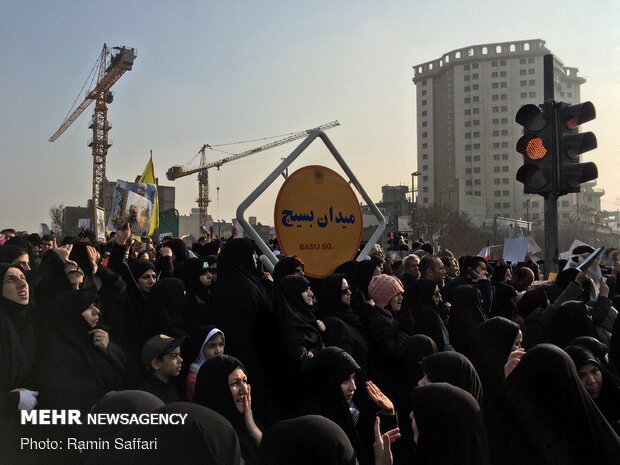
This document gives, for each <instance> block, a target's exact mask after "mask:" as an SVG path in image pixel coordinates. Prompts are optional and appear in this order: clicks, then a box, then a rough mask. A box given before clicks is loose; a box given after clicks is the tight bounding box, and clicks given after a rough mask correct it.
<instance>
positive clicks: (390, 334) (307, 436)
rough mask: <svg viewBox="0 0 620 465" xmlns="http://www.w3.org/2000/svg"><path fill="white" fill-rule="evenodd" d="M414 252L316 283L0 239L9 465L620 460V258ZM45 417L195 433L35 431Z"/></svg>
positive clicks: (227, 254) (125, 240) (0, 361)
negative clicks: (549, 276) (26, 419)
mask: <svg viewBox="0 0 620 465" xmlns="http://www.w3.org/2000/svg"><path fill="white" fill-rule="evenodd" d="M399 249H401V250H400V251H401V252H404V253H399V254H396V255H395V256H393V257H392V258H390V255H389V254H388V256H387V257H386V254H385V253H384V251H383V249H382V248H381V247H380V246H378V245H375V247H374V248H373V249H372V251H371V253H370V255H369V256H367V257H358V258H359V259H356V260H353V261H349V262H346V263H342V264H340V265H339V266H338V267H337V268H336V269H335V270H334V273H333V274H331V275H329V276H327V277H325V278H324V279H321V280H318V279H313V278H309V277H308V276H306V275H305V274H304V270H305V265H304V263H303V261H302V260H301V259H300V258H299V257H297V256H283V255H281V254H280V255H279V256H278V258H279V261H278V263H277V264H276V265H275V268H274V269H273V272H271V273H269V272H267V271H266V270H264V269H263V267H262V265H261V261H260V260H258V249H257V248H256V247H255V244H254V243H253V242H252V241H251V240H250V239H247V238H243V239H230V240H227V241H220V240H218V239H214V238H201V239H200V240H199V241H198V242H197V243H194V244H192V245H191V247H188V245H187V244H186V243H185V242H184V241H183V240H181V239H179V238H172V237H167V238H164V239H162V241H161V243H158V244H154V243H153V242H152V241H151V240H149V239H147V238H143V239H142V240H141V241H138V240H135V239H134V238H132V234H131V231H130V229H129V228H126V229H120V230H117V231H116V233H115V234H113V237H112V238H111V239H110V241H109V242H108V243H107V244H99V243H98V242H97V241H96V238H95V237H94V235H93V234H92V233H90V232H89V231H84V232H83V233H81V234H80V236H79V237H64V238H62V241H60V242H58V243H57V238H56V237H54V236H52V235H48V236H42V237H41V236H39V235H38V234H30V235H28V234H23V233H16V232H15V231H14V230H12V229H5V230H3V231H2V236H0V277H1V278H2V296H1V298H0V350H1V354H2V355H0V426H1V430H2V434H1V435H0V436H1V440H2V448H1V449H0V450H2V451H3V452H2V453H1V454H2V457H0V462H2V460H9V461H8V462H7V463H11V464H12V463H52V464H53V463H62V464H99V463H106V464H109V463H136V464H141V463H144V464H146V463H148V464H176V463H178V464H226V465H229V464H230V465H237V464H246V465H276V464H282V465H284V464H292V465H295V464H313V465H317V464H348V465H354V464H357V465H372V464H375V465H392V464H395V465H401V464H403V465H404V464H407V465H418V464H419V465H427V464H437V465H443V464H445V465H448V464H455V465H456V464H462V465H467V464H472V465H474V464H475V465H487V464H495V465H511V464H515V465H516V464H523V465H525V464H541V465H544V464H549V465H551V464H553V465H564V464H566V465H569V464H570V465H572V464H575V465H577V464H590V463H596V464H617V463H619V461H620V438H619V436H618V434H619V433H620V376H619V372H620V319H617V318H616V316H617V313H618V312H617V311H616V308H618V304H620V283H619V282H618V280H617V276H618V273H619V272H620V250H617V251H613V252H612V253H611V254H609V259H610V261H611V263H612V267H611V269H610V272H609V274H608V276H605V277H602V278H600V277H598V276H599V275H597V274H596V273H593V268H592V267H591V268H590V269H585V270H582V271H580V270H579V269H577V268H575V267H571V266H568V267H566V268H565V267H564V266H563V265H564V264H560V266H561V268H560V269H562V268H565V269H564V270H563V271H561V272H560V273H559V274H558V275H557V279H555V281H553V282H543V281H542V276H539V269H538V267H537V265H536V264H535V263H533V262H526V263H518V264H507V263H505V262H503V261H498V262H487V260H485V259H484V258H482V257H479V256H463V257H455V256H453V254H452V253H451V252H450V251H449V250H446V249H443V250H440V251H437V250H435V248H434V247H433V245H432V244H430V243H424V242H418V243H415V244H412V245H411V247H409V245H407V248H403V247H402V244H401V247H399ZM573 252H574V254H575V255H576V256H582V257H583V256H587V254H589V253H592V252H593V249H592V248H590V247H587V246H581V248H580V250H575V251H573ZM402 255H404V258H402V259H401V258H400V257H401V256H402ZM593 267H596V268H597V269H598V270H599V271H600V268H599V267H598V264H595V265H593ZM593 277H594V278H593ZM46 409H48V410H79V411H80V412H82V414H87V413H92V412H114V413H132V414H133V413H135V414H138V413H182V414H186V415H187V418H188V420H187V421H186V422H185V423H184V424H183V425H181V426H179V425H177V426H171V425H151V426H143V425H131V426H122V425H105V426H102V425H50V426H47V427H46V426H42V425H23V424H22V423H23V422H22V421H21V415H20V412H21V411H27V412H31V411H33V410H46ZM25 436H28V437H32V438H35V439H39V440H44V439H46V440H50V439H56V440H59V441H62V440H63V438H65V439H66V438H67V437H72V438H78V439H79V440H80V441H83V444H91V445H92V444H95V443H97V441H99V442H101V441H103V440H105V439H106V438H108V439H109V438H125V439H131V438H140V439H141V440H144V441H149V440H156V443H157V447H156V448H155V449H150V450H127V449H123V450H114V448H112V450H111V449H105V448H104V449H103V450H102V449H97V448H96V447H83V448H82V449H81V450H68V448H66V447H65V448H64V449H63V448H62V447H61V448H60V449H59V450H49V449H48V450H32V448H24V447H23V446H22V445H21V444H23V443H22V442H20V440H21V439H22V438H23V437H25ZM89 441H90V442H89Z"/></svg>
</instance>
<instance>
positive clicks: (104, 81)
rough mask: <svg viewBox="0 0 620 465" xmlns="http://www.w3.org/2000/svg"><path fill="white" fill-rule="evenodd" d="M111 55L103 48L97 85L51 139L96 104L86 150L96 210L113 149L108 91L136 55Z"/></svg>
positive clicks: (121, 51) (119, 50) (127, 51)
mask: <svg viewBox="0 0 620 465" xmlns="http://www.w3.org/2000/svg"><path fill="white" fill-rule="evenodd" d="M113 50H114V52H112V53H111V52H110V49H109V48H108V46H107V45H106V44H103V49H102V51H101V54H100V56H99V60H98V64H99V67H98V70H97V84H96V86H95V88H94V89H93V90H91V91H90V92H89V93H88V94H87V95H86V98H85V99H84V101H83V102H82V103H81V104H80V105H79V106H78V107H77V108H76V109H75V110H74V111H73V113H71V115H69V117H68V118H67V119H66V120H65V121H64V122H63V123H62V124H61V125H60V127H59V128H58V130H57V131H56V132H55V133H54V134H53V135H52V137H50V139H49V140H50V142H54V141H55V140H56V139H58V138H59V137H60V136H61V135H62V133H64V132H65V130H66V129H67V128H68V127H69V126H71V124H72V123H73V122H74V121H75V120H76V119H77V118H78V117H79V116H80V115H81V114H82V112H83V111H84V110H86V108H88V107H89V106H90V104H91V103H92V102H93V101H94V102H95V111H94V113H93V118H92V120H91V122H90V124H89V126H88V127H89V128H90V129H92V134H93V135H92V138H91V139H90V140H89V141H88V146H89V147H91V148H92V154H93V184H92V201H93V205H95V206H103V198H104V195H103V194H104V188H105V181H106V177H105V168H106V156H107V154H108V149H109V148H110V147H111V146H112V142H111V141H110V140H109V138H108V132H109V131H110V129H111V127H112V126H111V125H110V123H109V122H108V106H107V104H109V103H112V100H113V96H112V92H111V91H110V89H111V88H112V86H113V85H114V84H115V83H116V81H118V80H119V79H120V77H121V76H122V75H123V74H125V72H126V71H130V70H131V68H132V67H133V62H134V60H135V59H136V56H137V53H136V50H135V49H133V48H128V47H124V46H123V47H113Z"/></svg>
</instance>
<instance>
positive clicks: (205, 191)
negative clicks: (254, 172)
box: [166, 121, 340, 225]
mask: <svg viewBox="0 0 620 465" xmlns="http://www.w3.org/2000/svg"><path fill="white" fill-rule="evenodd" d="M339 125H340V123H339V122H338V121H332V122H331V123H327V124H323V125H321V126H318V127H316V128H311V129H305V130H303V131H299V132H296V133H293V134H290V135H289V136H287V137H285V138H283V139H279V140H276V141H274V142H270V143H268V144H265V145H261V146H260V147H255V148H253V149H250V150H246V151H245V152H241V153H236V154H234V155H231V156H229V157H225V158H222V159H221V160H216V161H214V162H211V163H207V162H206V155H205V153H206V150H207V149H209V148H211V146H210V145H208V144H205V145H203V146H202V147H201V148H200V150H199V151H198V153H200V164H199V165H198V167H196V168H190V169H185V168H184V167H182V166H178V165H175V166H173V167H171V168H169V169H168V171H167V172H166V177H167V178H168V180H170V181H174V180H175V179H178V178H181V177H183V176H189V175H190V174H194V173H198V198H197V199H196V202H197V203H198V208H199V209H200V224H201V225H204V224H205V223H206V222H207V208H208V206H209V203H210V202H211V199H210V198H209V171H208V170H209V169H210V168H217V169H218V170H219V169H220V167H221V166H222V165H223V164H225V163H228V162H230V161H234V160H239V159H240V158H245V157H248V156H250V155H254V154H255V153H259V152H262V151H265V150H269V149H271V148H274V147H278V146H279V145H284V144H287V143H289V142H293V141H295V140H297V139H301V138H302V137H305V136H307V135H308V134H310V133H311V132H312V131H316V130H321V131H324V130H326V129H330V128H333V127H335V126H339Z"/></svg>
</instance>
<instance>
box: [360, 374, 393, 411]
mask: <svg viewBox="0 0 620 465" xmlns="http://www.w3.org/2000/svg"><path fill="white" fill-rule="evenodd" d="M366 391H367V392H368V395H369V396H370V398H371V399H372V401H373V402H374V403H375V404H376V405H377V406H378V407H379V408H380V409H381V411H382V412H383V413H386V414H388V415H394V404H393V403H392V401H391V400H390V399H389V398H388V396H386V395H385V394H383V392H381V389H379V386H377V385H376V384H375V383H373V382H372V381H366Z"/></svg>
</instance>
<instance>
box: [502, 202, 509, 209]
mask: <svg viewBox="0 0 620 465" xmlns="http://www.w3.org/2000/svg"><path fill="white" fill-rule="evenodd" d="M502 208H510V203H508V202H504V203H503V204H502Z"/></svg>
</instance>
